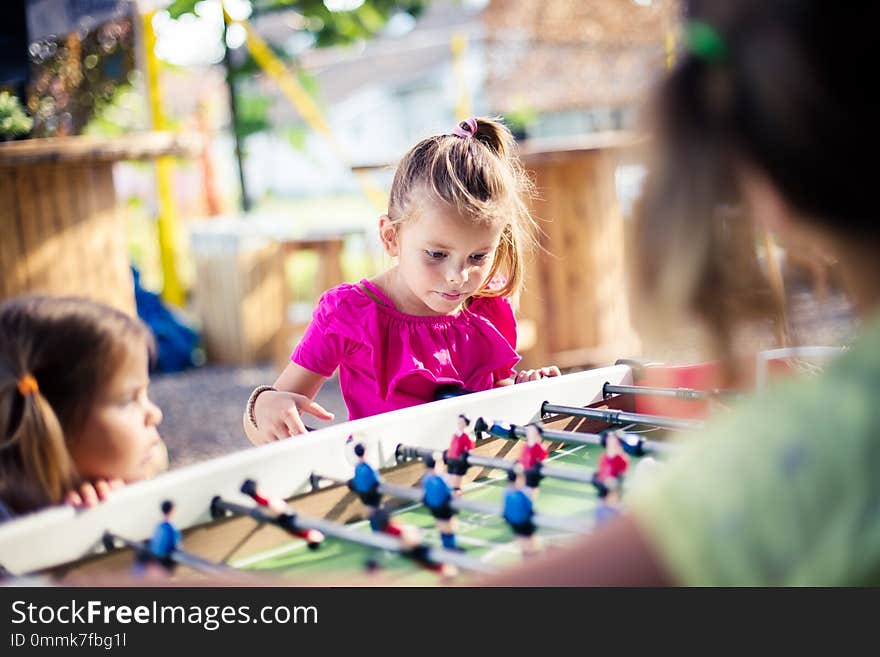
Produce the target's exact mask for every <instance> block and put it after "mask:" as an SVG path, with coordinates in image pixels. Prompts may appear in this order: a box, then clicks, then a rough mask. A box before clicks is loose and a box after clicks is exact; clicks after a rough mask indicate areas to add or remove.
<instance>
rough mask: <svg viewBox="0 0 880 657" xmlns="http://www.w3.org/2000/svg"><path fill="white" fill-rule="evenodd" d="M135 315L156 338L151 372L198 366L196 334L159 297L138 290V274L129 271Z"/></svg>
mask: <svg viewBox="0 0 880 657" xmlns="http://www.w3.org/2000/svg"><path fill="white" fill-rule="evenodd" d="M131 273H132V276H133V277H134V299H135V303H136V304H137V313H138V317H140V318H141V319H142V320H143V321H144V323H145V324H146V325H147V326H149V327H150V330H151V331H152V332H153V335H154V336H155V338H156V348H157V352H158V353H157V356H156V362H155V363H154V364H153V370H154V371H157V372H181V371H183V370H185V369H189V368H190V367H195V366H196V365H198V364H200V362H199V360H200V358H199V354H200V352H199V350H198V345H199V334H198V333H197V332H196V331H194V330H193V329H192V328H190V327H189V326H187V325H186V324H184V323H183V322H182V321H181V320H180V319H179V318H178V317H177V316H175V315H174V313H173V312H172V311H171V310H170V309H169V308H168V306H166V305H165V303H164V302H163V301H162V299H161V298H160V297H159V295H158V294H155V293H153V292H149V291H147V290H145V289H144V288H142V287H141V274H140V272H139V271H138V270H137V269H135V268H134V267H132V268H131Z"/></svg>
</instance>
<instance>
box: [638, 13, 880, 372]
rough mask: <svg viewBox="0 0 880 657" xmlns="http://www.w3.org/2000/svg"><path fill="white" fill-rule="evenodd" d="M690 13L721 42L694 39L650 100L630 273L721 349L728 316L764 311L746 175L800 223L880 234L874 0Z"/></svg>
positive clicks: (766, 294)
mask: <svg viewBox="0 0 880 657" xmlns="http://www.w3.org/2000/svg"><path fill="white" fill-rule="evenodd" d="M686 19H687V22H686V28H687V27H688V26H694V25H702V26H709V27H710V28H711V30H712V32H714V34H716V35H717V37H718V43H720V44H722V47H721V48H715V49H714V51H712V52H707V51H705V50H704V49H702V48H700V47H699V44H695V43H691V44H690V48H685V52H684V53H682V56H681V58H680V60H679V62H678V64H677V66H676V68H675V70H674V71H673V72H672V73H671V74H670V76H669V77H668V78H667V79H666V80H665V81H664V82H663V84H662V86H661V87H660V89H659V92H658V94H657V96H656V99H655V102H654V105H653V110H654V112H653V114H652V116H653V121H654V122H655V123H654V125H653V128H654V129H655V133H656V135H657V141H656V146H657V148H656V152H655V159H654V161H653V162H652V163H651V165H650V174H649V177H648V182H647V184H646V190H645V194H644V196H643V200H642V205H641V208H640V213H639V219H638V229H637V230H636V240H637V250H638V252H639V258H637V261H638V264H639V272H638V273H639V281H640V283H641V287H642V288H643V290H644V291H646V292H648V294H647V295H646V297H648V298H653V299H655V300H656V302H657V303H655V304H654V305H655V306H657V307H665V308H667V309H671V308H678V309H681V308H683V307H684V308H689V309H691V310H696V311H697V313H698V314H699V315H700V316H701V317H702V318H703V319H705V320H707V321H708V324H709V326H710V328H711V329H712V330H713V333H714V335H715V337H716V338H717V343H716V346H717V347H719V348H720V350H721V352H722V355H723V356H724V355H728V353H727V352H728V351H729V346H730V333H731V330H732V329H733V327H734V326H735V324H736V323H737V322H738V321H739V320H740V319H743V318H746V317H754V316H755V315H756V314H760V315H764V316H766V312H765V311H767V310H768V309H769V308H770V307H771V305H772V294H771V292H770V289H769V287H768V285H767V282H766V278H765V277H764V276H763V275H762V274H761V272H760V271H759V270H758V267H757V266H756V265H757V259H756V257H755V248H754V246H755V231H754V224H753V223H752V218H751V217H749V216H748V214H747V211H746V208H745V206H744V204H743V203H742V200H741V187H740V186H741V182H742V181H741V175H742V173H743V171H744V170H746V169H752V170H754V171H756V172H758V173H759V174H761V175H763V176H764V177H765V178H767V179H768V180H769V181H770V182H771V183H772V184H773V185H774V186H775V187H776V189H778V191H779V192H780V194H781V196H782V197H783V198H784V199H785V200H786V201H787V203H788V204H789V205H790V206H791V208H792V209H793V210H794V211H796V212H797V213H798V214H799V215H800V216H802V217H803V218H804V219H805V220H806V221H810V222H814V223H816V224H819V225H822V226H823V227H824V228H827V229H828V231H829V232H831V233H834V234H836V235H838V236H840V237H842V238H846V239H851V240H869V241H873V242H876V241H877V238H878V236H880V230H878V225H880V224H878V222H877V221H876V220H875V218H874V215H875V214H876V211H877V210H876V203H875V202H874V199H873V198H872V196H873V194H872V191H873V187H874V184H875V183H874V182H873V180H869V178H873V177H874V168H873V166H868V164H867V162H866V160H867V157H866V156H865V155H868V156H873V155H874V154H875V153H876V152H877V142H878V137H877V131H876V130H873V129H872V127H871V126H872V125H873V123H874V121H875V120H876V110H877V107H876V103H873V102H869V96H870V94H871V92H870V91H869V87H870V84H869V82H868V80H870V79H873V76H874V72H873V62H874V61H875V60H876V57H875V56H874V54H873V50H874V48H875V45H874V44H875V41H876V37H875V36H874V35H873V31H874V30H875V29H876V25H877V21H878V19H880V5H878V4H876V3H873V2H869V1H868V0H860V1H858V2H852V3H834V2H823V1H821V0H815V1H803V0H801V1H794V0H773V1H767V0H737V1H736V2H729V1H727V0H692V1H691V2H690V3H688V8H687V16H686ZM863 153H864V154H865V155H862V154H863Z"/></svg>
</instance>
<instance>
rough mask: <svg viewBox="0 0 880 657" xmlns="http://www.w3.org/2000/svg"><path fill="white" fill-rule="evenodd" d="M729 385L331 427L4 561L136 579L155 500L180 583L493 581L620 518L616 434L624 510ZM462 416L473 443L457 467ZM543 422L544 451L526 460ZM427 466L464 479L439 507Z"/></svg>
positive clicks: (208, 468) (562, 393)
mask: <svg viewBox="0 0 880 657" xmlns="http://www.w3.org/2000/svg"><path fill="white" fill-rule="evenodd" d="M716 375H717V372H716V371H715V369H714V368H713V367H712V366H691V367H663V366H647V367H641V366H636V365H635V364H632V363H627V362H622V363H620V364H617V365H615V366H611V367H605V368H600V369H594V370H588V371H583V372H577V373H573V374H566V375H563V376H559V377H553V378H547V379H542V380H540V381H535V382H531V383H524V384H519V385H515V386H507V387H502V388H496V389H494V390H489V391H484V392H478V393H471V394H449V395H448V396H446V398H444V399H440V400H438V401H434V402H431V403H428V404H423V405H421V406H415V407H410V408H406V409H402V410H399V411H395V412H391V413H386V414H383V415H377V416H373V417H368V418H363V419H360V420H356V421H351V422H346V423H342V424H338V425H333V426H328V427H325V428H322V429H319V430H316V431H312V432H310V433H308V434H305V435H302V436H297V437H293V438H291V439H289V440H285V441H280V442H276V443H272V444H269V445H264V446H261V447H255V448H252V449H247V450H244V451H241V452H237V453H233V454H229V455H227V456H223V457H221V458H217V459H212V460H210V461H205V462H202V463H198V464H195V465H192V466H189V467H185V468H181V469H179V470H174V471H171V472H168V473H166V474H163V475H161V476H159V477H157V478H155V479H153V480H150V481H145V482H140V483H137V484H133V485H130V486H127V487H125V488H123V489H120V490H119V491H116V492H115V494H114V495H113V496H112V497H111V499H110V500H108V501H107V502H104V503H102V504H100V505H98V506H97V507H94V508H92V509H88V510H75V509H73V508H71V507H64V506H62V507H54V508H51V509H48V510H45V511H42V512H40V513H36V514H32V515H29V516H25V517H22V518H20V519H17V520H15V521H12V522H8V523H6V524H5V525H2V526H0V565H2V566H3V568H5V569H6V571H7V572H8V573H10V574H11V575H13V576H23V575H35V574H36V575H40V576H45V577H48V578H49V579H50V581H62V582H63V581H72V579H75V580H76V581H80V582H86V583H91V582H100V581H106V580H107V578H108V577H112V576H113V574H114V573H116V574H123V575H127V574H128V573H129V572H130V570H131V568H132V566H133V564H135V563H136V562H141V561H143V560H144V558H145V557H149V554H148V548H147V546H148V545H149V542H148V541H149V538H150V536H151V535H152V534H153V532H154V528H155V527H156V525H157V522H158V521H159V520H160V514H159V507H160V504H161V503H162V501H163V500H171V501H173V503H174V507H175V508H174V517H173V521H174V524H175V526H176V527H178V528H180V529H181V530H182V540H181V541H180V542H179V543H178V544H176V546H175V547H174V549H173V550H172V551H171V552H170V554H168V555H165V556H166V558H167V560H168V561H170V562H173V564H175V568H174V573H175V574H174V577H175V578H177V579H178V580H187V581H188V580H189V579H190V578H191V577H192V578H199V577H201V576H202V574H203V573H207V574H208V576H209V577H211V578H212V579H217V578H219V579H220V580H221V581H226V580H228V581H234V580H235V579H237V578H240V577H247V578H250V581H253V579H252V578H265V579H266V581H269V582H273V583H283V582H284V581H298V582H307V583H309V582H310V583H322V582H330V583H334V584H341V583H346V582H347V581H355V580H358V581H363V578H364V577H367V578H369V577H370V576H371V575H369V574H365V573H373V572H375V573H378V574H379V575H378V578H377V579H376V580H375V581H376V582H377V583H382V584H392V585H424V584H431V583H442V582H444V581H446V580H447V579H448V578H449V577H452V576H456V575H457V576H458V577H464V578H466V577H467V576H468V575H472V574H479V573H488V572H493V571H496V570H498V569H501V568H504V567H505V566H506V565H510V564H512V563H516V562H518V561H519V560H521V559H522V558H523V554H524V548H523V545H524V540H523V539H530V537H531V536H537V537H538V538H539V539H540V541H539V547H535V546H536V543H535V542H534V541H532V543H531V546H532V551H533V552H534V551H536V550H539V549H544V550H550V549H553V547H554V546H555V545H559V544H563V543H565V542H566V541H570V540H572V538H574V537H577V536H578V535H582V534H584V533H587V532H590V531H592V530H593V528H594V527H595V526H596V524H597V523H598V522H600V521H601V518H602V517H604V516H603V515H602V512H609V511H610V512H612V513H613V512H614V509H608V508H607V507H608V504H607V503H606V497H607V492H608V486H607V485H604V484H603V483H602V482H599V481H597V479H596V472H597V467H598V465H599V460H600V458H601V457H602V454H603V453H605V451H606V447H607V443H608V442H609V440H608V436H609V435H610V433H609V432H612V431H613V435H614V436H615V438H616V439H617V441H618V442H619V445H620V447H622V448H623V451H624V452H625V453H626V456H625V457H624V458H625V460H626V461H627V462H628V468H627V471H626V474H624V475H622V476H618V477H617V481H616V482H615V484H616V483H620V484H621V487H620V489H619V490H620V491H622V494H623V500H624V502H625V497H626V493H625V491H626V488H627V486H628V485H629V484H628V481H629V478H630V477H631V476H633V473H635V474H636V475H638V473H639V471H640V470H644V471H646V470H648V469H649V468H648V467H647V464H648V463H651V464H652V465H654V464H658V463H662V460H663V458H664V456H665V455H666V454H668V453H669V452H671V451H674V450H675V449H676V446H677V442H678V441H677V438H678V436H679V435H680V434H684V433H687V432H692V431H693V430H695V429H699V428H700V427H701V426H702V419H703V418H704V417H705V416H706V415H707V413H708V412H709V409H710V406H711V405H712V403H713V401H712V400H713V399H718V398H719V396H720V395H722V394H723V393H720V392H719V391H717V390H714V389H713V386H714V381H715V379H716ZM460 416H465V417H466V418H468V419H469V420H470V426H469V428H470V431H471V432H472V433H473V436H474V438H475V439H476V440H475V445H474V446H473V448H472V449H470V450H469V451H467V452H466V453H465V454H463V455H462V456H460V457H458V458H454V459H453V458H447V455H446V453H445V450H447V448H448V447H449V445H450V438H451V437H452V435H453V433H454V432H455V430H456V426H457V422H458V421H459V417H460ZM537 422H540V423H541V426H542V427H543V435H542V436H541V438H540V442H541V443H542V445H543V448H544V449H543V450H540V451H541V453H542V454H543V456H542V458H541V459H539V461H538V462H536V463H531V464H527V465H523V460H522V458H520V457H521V452H522V451H523V450H524V449H525V447H524V445H525V441H526V439H527V437H528V435H529V433H530V431H529V426H530V425H531V426H534V423H537ZM357 446H361V447H357ZM359 453H360V454H362V455H361V456H358V454H359ZM360 461H363V462H364V463H366V464H367V465H368V466H369V470H371V471H373V472H375V473H376V475H377V479H376V482H375V483H374V485H372V486H371V488H370V490H369V491H366V492H365V491H364V490H358V489H357V485H356V484H355V483H354V482H355V478H354V472H355V468H356V466H357V464H358V463H359V462H360ZM431 461H434V462H436V463H438V464H439V465H438V466H436V467H435V470H437V471H438V472H439V473H440V474H439V476H440V477H442V478H443V479H448V477H449V473H444V472H443V470H444V469H448V470H449V471H450V472H458V473H461V474H460V483H459V484H458V486H456V488H458V487H459V486H460V491H458V490H456V491H455V493H454V494H453V495H452V496H451V498H450V499H449V500H448V501H446V502H444V503H443V504H442V505H441V506H442V508H438V507H437V505H436V504H434V505H432V504H431V503H427V504H426V502H429V500H428V497H429V496H428V494H427V492H426V491H427V487H428V484H427V483H424V485H423V482H427V479H425V474H426V473H428V472H429V470H430V469H429V468H428V467H426V462H427V463H429V464H430V463H431ZM444 466H445V467H444ZM661 467H662V466H661ZM606 483H607V482H606ZM613 488H614V489H615V490H618V489H617V486H616V485H615V486H614V487H613ZM516 490H520V491H526V492H527V494H528V500H529V502H528V506H529V512H528V518H527V522H525V523H524V522H523V519H522V518H520V519H519V520H518V521H514V522H511V521H510V519H509V518H508V519H505V515H506V514H507V511H506V509H507V506H506V502H507V494H508V493H509V492H511V491H516ZM600 496H601V497H600ZM453 519H454V521H453ZM450 521H453V522H455V523H456V524H457V526H456V527H455V529H454V537H455V538H454V546H453V545H450V544H449V542H448V541H447V540H446V539H447V538H448V537H443V538H442V540H441V536H440V534H443V533H446V534H448V533H449V528H448V526H445V527H446V529H445V530H444V531H441V530H439V529H438V527H441V526H444V525H442V523H443V522H447V523H448V522H450ZM524 527H527V528H530V531H524V530H523V528H524ZM527 556H528V554H527ZM367 581H370V580H369V579H368V580H367Z"/></svg>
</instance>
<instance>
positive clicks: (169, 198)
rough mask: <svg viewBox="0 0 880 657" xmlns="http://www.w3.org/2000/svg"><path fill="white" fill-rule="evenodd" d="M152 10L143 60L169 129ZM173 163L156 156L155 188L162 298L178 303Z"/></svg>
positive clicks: (154, 106)
mask: <svg viewBox="0 0 880 657" xmlns="http://www.w3.org/2000/svg"><path fill="white" fill-rule="evenodd" d="M155 13H156V12H155V11H150V12H147V13H146V14H144V16H143V29H144V51H145V52H144V56H145V57H144V61H145V63H146V69H147V70H146V74H147V75H146V78H147V96H148V97H149V99H150V114H151V117H152V118H151V121H152V126H153V129H154V130H167V129H168V123H167V121H166V120H165V115H164V114H163V113H162V96H161V91H160V89H159V60H158V59H157V58H156V33H155V31H154V30H153V16H154V15H155ZM173 171H174V163H173V160H172V158H171V157H170V156H168V155H165V156H162V157H159V158H157V160H156V191H157V194H158V197H159V220H158V222H157V231H158V233H159V258H160V261H161V264H162V281H163V283H162V298H163V299H165V301H167V302H169V303H172V304H174V305H176V306H182V305H183V303H184V301H185V295H184V291H183V286H182V285H181V283H180V277H179V276H178V274H177V240H176V237H177V216H176V208H175V205H174V194H173V191H172V185H171V179H172V174H173Z"/></svg>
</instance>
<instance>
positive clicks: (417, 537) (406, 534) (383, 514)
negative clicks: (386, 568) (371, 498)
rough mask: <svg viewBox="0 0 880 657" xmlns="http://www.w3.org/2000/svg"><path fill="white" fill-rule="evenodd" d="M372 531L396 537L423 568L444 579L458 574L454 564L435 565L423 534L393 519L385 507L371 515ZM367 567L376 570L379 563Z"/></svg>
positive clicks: (378, 508) (374, 562)
mask: <svg viewBox="0 0 880 657" xmlns="http://www.w3.org/2000/svg"><path fill="white" fill-rule="evenodd" d="M370 529H372V530H373V531H374V532H378V533H380V534H389V535H390V536H396V537H398V538H399V539H400V542H401V543H403V545H404V547H406V548H407V549H408V550H409V556H410V557H411V558H412V559H413V560H414V561H416V562H417V563H419V564H420V565H421V566H422V567H423V568H426V569H427V570H432V571H435V572H438V573H440V575H441V576H443V577H448V578H452V577H455V576H456V575H457V574H458V568H456V567H455V566H454V565H452V564H441V563H434V562H432V561H430V560H429V559H428V555H427V553H428V549H429V546H428V545H427V544H426V543H425V541H424V537H423V536H422V532H421V530H420V529H419V528H418V527H414V526H412V525H401V524H398V523H397V522H395V521H394V520H393V519H392V518H391V513H390V512H389V511H388V509H387V508H385V507H384V506H378V507H376V508H375V509H373V511H372V513H370ZM367 567H368V568H370V569H375V568H377V567H378V562H376V561H375V560H373V561H372V562H368V563H367Z"/></svg>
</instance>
